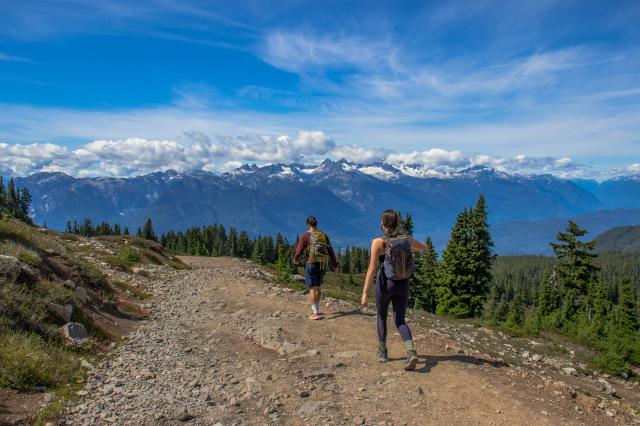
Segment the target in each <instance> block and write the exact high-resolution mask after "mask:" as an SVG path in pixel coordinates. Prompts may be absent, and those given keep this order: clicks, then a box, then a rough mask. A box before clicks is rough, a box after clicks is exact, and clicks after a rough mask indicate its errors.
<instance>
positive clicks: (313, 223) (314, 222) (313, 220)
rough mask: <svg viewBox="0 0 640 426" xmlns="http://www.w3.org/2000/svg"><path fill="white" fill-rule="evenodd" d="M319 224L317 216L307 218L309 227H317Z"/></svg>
mask: <svg viewBox="0 0 640 426" xmlns="http://www.w3.org/2000/svg"><path fill="white" fill-rule="evenodd" d="M317 224H318V219H316V217H315V216H309V217H308V218H307V225H311V226H316V225H317Z"/></svg>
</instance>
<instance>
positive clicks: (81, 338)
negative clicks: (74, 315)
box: [60, 322, 89, 347]
mask: <svg viewBox="0 0 640 426" xmlns="http://www.w3.org/2000/svg"><path fill="white" fill-rule="evenodd" d="M60 333H61V334H62V339H63V340H64V341H65V343H67V344H69V345H72V346H78V347H80V346H84V345H86V344H87V342H89V335H88V334H87V330H86V329H85V328H84V325H82V324H80V323H79V322H68V323H66V324H65V325H63V326H62V327H60Z"/></svg>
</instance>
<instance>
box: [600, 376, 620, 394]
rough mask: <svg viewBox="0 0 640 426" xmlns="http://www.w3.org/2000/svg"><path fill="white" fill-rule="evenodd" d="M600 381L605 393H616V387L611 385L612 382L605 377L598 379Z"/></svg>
mask: <svg viewBox="0 0 640 426" xmlns="http://www.w3.org/2000/svg"><path fill="white" fill-rule="evenodd" d="M598 383H600V386H601V387H602V390H604V393H606V394H607V395H615V394H616V392H617V391H616V388H614V387H613V385H611V383H609V382H607V381H606V380H605V379H598Z"/></svg>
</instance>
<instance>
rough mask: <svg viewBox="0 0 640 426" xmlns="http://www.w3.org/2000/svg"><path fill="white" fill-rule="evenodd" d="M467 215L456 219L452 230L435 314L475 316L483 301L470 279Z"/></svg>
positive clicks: (468, 222) (443, 264) (471, 270)
mask: <svg viewBox="0 0 640 426" xmlns="http://www.w3.org/2000/svg"><path fill="white" fill-rule="evenodd" d="M469 217H470V212H469V211H468V210H467V209H464V210H463V211H462V212H461V213H460V214H459V215H458V217H457V218H456V223H455V224H454V226H453V229H452V230H451V238H450V239H449V243H448V244H447V247H446V248H445V251H444V254H443V257H442V267H441V271H442V274H441V278H442V279H441V281H440V283H439V286H438V288H437V289H436V292H437V296H438V308H437V311H436V312H437V313H438V314H441V315H451V316H456V317H469V316H472V315H473V314H475V310H476V309H477V308H478V307H479V305H480V303H481V301H482V299H481V298H479V297H478V296H477V295H476V294H474V293H477V289H474V288H472V287H471V286H472V284H473V276H472V272H473V269H472V266H473V265H471V255H470V253H469V248H470V244H469V240H470V229H469V228H470V226H469V224H470V220H469Z"/></svg>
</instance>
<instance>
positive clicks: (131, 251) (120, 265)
mask: <svg viewBox="0 0 640 426" xmlns="http://www.w3.org/2000/svg"><path fill="white" fill-rule="evenodd" d="M106 262H107V263H108V264H109V265H111V266H113V267H114V268H116V269H120V270H122V271H128V270H129V268H130V267H132V266H133V265H135V264H137V263H138V262H140V254H139V253H138V251H137V250H136V249H135V248H133V247H131V246H129V245H123V246H121V247H120V248H119V249H118V251H117V252H116V255H115V256H113V257H109V258H107V259H106Z"/></svg>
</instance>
